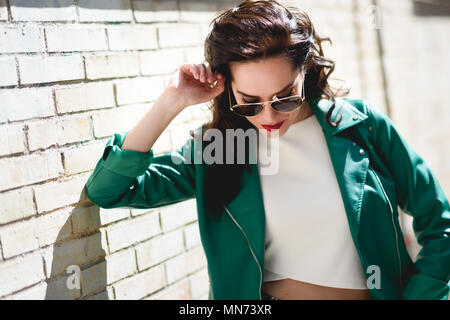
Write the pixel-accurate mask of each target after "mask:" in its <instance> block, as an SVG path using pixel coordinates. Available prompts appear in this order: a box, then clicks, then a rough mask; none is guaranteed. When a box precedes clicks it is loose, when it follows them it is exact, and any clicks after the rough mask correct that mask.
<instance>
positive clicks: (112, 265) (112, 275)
mask: <svg viewBox="0 0 450 320" xmlns="http://www.w3.org/2000/svg"><path fill="white" fill-rule="evenodd" d="M106 266H107V269H106V283H107V284H111V283H114V282H116V281H119V280H121V279H124V278H126V277H128V276H130V275H132V274H133V273H135V272H136V259H135V254H134V250H133V249H132V248H131V249H126V250H120V251H117V252H115V253H113V254H110V255H108V256H106Z"/></svg>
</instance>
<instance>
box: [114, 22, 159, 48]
mask: <svg viewBox="0 0 450 320" xmlns="http://www.w3.org/2000/svg"><path fill="white" fill-rule="evenodd" d="M107 32H108V41H109V49H110V50H145V49H156V48H157V47H158V39H157V37H156V28H155V27H154V26H152V25H126V26H125V25H123V26H110V27H108V29H107Z"/></svg>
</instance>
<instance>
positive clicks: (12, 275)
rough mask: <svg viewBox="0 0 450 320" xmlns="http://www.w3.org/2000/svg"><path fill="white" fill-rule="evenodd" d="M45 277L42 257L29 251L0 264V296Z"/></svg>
mask: <svg viewBox="0 0 450 320" xmlns="http://www.w3.org/2000/svg"><path fill="white" fill-rule="evenodd" d="M43 279H45V275H44V268H43V266H42V257H41V255H40V254H39V253H36V252H34V253H31V254H27V255H25V256H20V257H17V258H14V259H11V260H7V261H4V262H2V263H1V264H0V283H1V284H2V285H1V286H0V297H1V296H4V295H7V294H11V293H13V292H15V291H18V290H20V289H22V288H25V287H28V286H31V285H33V284H35V283H38V282H40V281H41V280H43Z"/></svg>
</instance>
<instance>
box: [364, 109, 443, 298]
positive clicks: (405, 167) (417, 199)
mask: <svg viewBox="0 0 450 320" xmlns="http://www.w3.org/2000/svg"><path fill="white" fill-rule="evenodd" d="M366 106H367V109H368V112H369V118H370V119H371V121H372V125H373V130H372V133H373V136H372V140H373V142H374V146H376V151H377V153H378V154H379V155H380V156H381V157H382V158H383V160H384V161H385V163H386V164H387V165H388V167H389V169H390V172H391V174H392V176H393V178H394V180H395V185H396V194H397V199H398V205H399V206H400V208H401V209H402V210H403V211H404V212H405V213H406V214H408V215H410V216H412V217H413V229H414V233H415V236H416V238H417V241H418V243H419V244H420V245H421V246H422V248H421V250H420V251H419V253H418V255H417V258H416V261H415V266H416V269H417V270H418V272H417V273H415V274H413V275H412V276H411V278H410V279H409V280H408V282H407V283H406V286H405V287H404V289H403V292H402V298H403V299H445V300H446V299H448V295H449V278H450V206H449V202H448V199H447V198H446V196H445V195H444V192H443V190H442V188H441V186H440V184H439V182H438V180H437V179H436V176H435V175H434V174H433V172H432V171H431V169H430V168H429V167H428V165H427V164H426V162H425V161H424V160H423V159H422V158H421V157H420V156H419V155H418V154H417V153H416V152H415V151H414V150H413V149H412V148H411V147H410V146H409V145H408V143H407V142H406V141H405V139H404V138H403V137H402V136H401V135H400V133H399V132H398V131H397V130H396V128H395V127H394V125H393V123H392V121H391V120H390V118H389V117H388V116H387V115H386V114H385V113H384V112H383V111H382V110H380V109H378V108H377V107H376V106H371V105H370V103H369V102H366ZM388 141H389V143H387V142H388Z"/></svg>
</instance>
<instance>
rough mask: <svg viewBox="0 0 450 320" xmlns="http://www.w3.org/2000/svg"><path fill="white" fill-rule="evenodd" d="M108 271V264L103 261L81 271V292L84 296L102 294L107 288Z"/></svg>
mask: <svg viewBox="0 0 450 320" xmlns="http://www.w3.org/2000/svg"><path fill="white" fill-rule="evenodd" d="M106 270H107V268H106V262H105V261H101V262H99V263H97V264H95V265H93V266H92V267H89V268H87V269H85V270H82V271H81V292H82V295H83V296H85V295H91V294H94V293H97V292H100V291H101V290H102V289H103V288H105V287H106Z"/></svg>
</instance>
